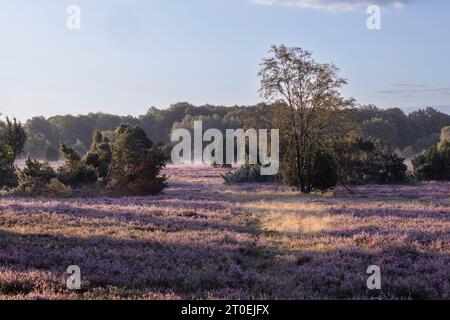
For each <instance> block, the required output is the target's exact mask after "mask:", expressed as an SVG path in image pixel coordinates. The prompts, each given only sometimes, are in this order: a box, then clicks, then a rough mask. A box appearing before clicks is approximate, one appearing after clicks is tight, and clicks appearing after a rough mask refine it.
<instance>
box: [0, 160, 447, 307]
mask: <svg viewBox="0 0 450 320" xmlns="http://www.w3.org/2000/svg"><path fill="white" fill-rule="evenodd" d="M221 173H223V171H222V170H221V169H213V168H210V167H188V168H182V167H169V168H168V169H166V174H168V175H169V176H170V185H169V188H168V189H167V190H166V191H165V193H164V194H163V195H160V196H155V197H147V198H124V199H112V198H95V199H87V198H80V199H28V198H1V199H0V298H2V299H11V298H18V299H78V298H83V299H105V298H112V299H183V298H186V299H315V298H320V299H357V298H363V299H366V298H383V299H411V298H412V299H432V298H437V299H450V268H449V266H450V245H449V244H450V183H435V182H429V183H422V184H417V185H406V186H364V187H356V188H353V189H352V190H351V191H346V190H336V191H335V192H334V193H329V194H313V195H309V196H302V195H299V194H298V193H295V192H292V191H290V190H288V189H286V188H285V187H283V186H279V185H274V184H254V185H248V184H244V185H233V186H226V185H223V183H222V179H221V177H220V174H221ZM69 265H78V266H79V267H80V268H81V271H82V290H81V291H70V290H68V289H67V288H66V285H65V282H66V274H65V272H66V269H67V267H68V266H69ZM370 265H378V266H380V268H381V272H382V277H381V281H382V289H381V290H374V291H373V290H369V289H367V286H366V280H367V277H368V275H367V274H366V270H367V268H368V266H370Z"/></svg>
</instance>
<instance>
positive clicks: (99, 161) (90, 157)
mask: <svg viewBox="0 0 450 320" xmlns="http://www.w3.org/2000/svg"><path fill="white" fill-rule="evenodd" d="M111 160H112V150H111V143H110V141H109V139H108V138H106V137H104V136H103V134H102V133H101V132H100V131H98V130H95V131H94V134H93V136H92V144H91V147H90V149H89V151H88V153H87V154H86V156H85V157H84V162H85V163H86V164H87V165H90V166H92V167H94V168H95V169H97V172H98V176H99V178H102V179H103V178H106V176H107V175H108V172H109V166H110V165H111Z"/></svg>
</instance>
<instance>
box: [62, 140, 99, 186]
mask: <svg viewBox="0 0 450 320" xmlns="http://www.w3.org/2000/svg"><path fill="white" fill-rule="evenodd" d="M61 153H62V155H63V156H64V159H65V163H64V165H63V166H62V167H61V168H59V169H58V179H59V180H60V181H61V182H62V183H63V184H65V185H67V186H70V187H74V188H78V187H82V186H83V185H86V184H94V183H95V182H97V180H98V175H97V170H96V169H95V168H94V167H92V166H90V165H87V164H86V163H85V162H84V161H83V160H82V159H81V157H80V156H79V155H78V153H77V152H75V150H74V149H72V148H69V147H67V146H66V145H65V144H61Z"/></svg>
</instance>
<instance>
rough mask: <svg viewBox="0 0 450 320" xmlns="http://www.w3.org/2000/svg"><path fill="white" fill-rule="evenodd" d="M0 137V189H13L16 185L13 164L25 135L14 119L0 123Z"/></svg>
mask: <svg viewBox="0 0 450 320" xmlns="http://www.w3.org/2000/svg"><path fill="white" fill-rule="evenodd" d="M1 129H2V130H1V136H0V188H3V187H14V186H16V184H17V176H16V173H15V166H14V162H15V160H16V158H17V156H19V154H20V153H21V152H22V150H23V148H24V145H25V141H26V133H25V130H24V128H23V127H22V124H21V123H20V122H18V121H17V120H16V119H14V120H12V121H11V120H10V119H9V118H6V123H2V128H1Z"/></svg>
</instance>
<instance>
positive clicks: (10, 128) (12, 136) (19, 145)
mask: <svg viewBox="0 0 450 320" xmlns="http://www.w3.org/2000/svg"><path fill="white" fill-rule="evenodd" d="M3 140H4V141H5V143H6V144H7V145H9V146H10V147H11V150H12V152H13V155H14V159H16V158H17V157H18V156H19V155H20V153H21V152H22V151H23V148H24V147H25V142H26V140H27V134H26V132H25V129H24V128H23V126H22V124H21V123H20V122H18V121H17V120H16V118H14V119H13V120H12V121H11V120H10V119H9V118H6V128H5V130H4V134H3Z"/></svg>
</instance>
